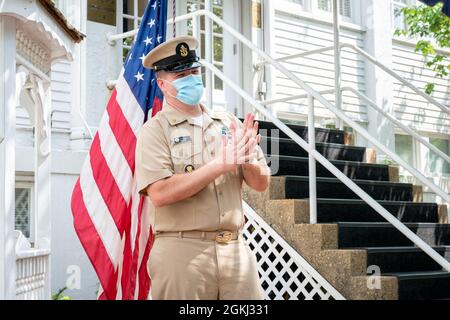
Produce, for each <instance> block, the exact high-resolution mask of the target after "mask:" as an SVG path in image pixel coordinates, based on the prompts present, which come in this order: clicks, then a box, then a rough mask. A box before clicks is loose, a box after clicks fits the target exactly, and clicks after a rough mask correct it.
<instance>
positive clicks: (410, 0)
mask: <svg viewBox="0 0 450 320" xmlns="http://www.w3.org/2000/svg"><path fill="white" fill-rule="evenodd" d="M390 1H391V29H392V33H394V31H395V30H396V29H397V26H396V25H395V9H396V8H405V7H408V6H412V5H415V4H416V0H406V3H403V2H402V1H401V0H390ZM402 22H403V23H402V24H403V29H405V28H406V22H405V20H404V18H403V17H402Z"/></svg>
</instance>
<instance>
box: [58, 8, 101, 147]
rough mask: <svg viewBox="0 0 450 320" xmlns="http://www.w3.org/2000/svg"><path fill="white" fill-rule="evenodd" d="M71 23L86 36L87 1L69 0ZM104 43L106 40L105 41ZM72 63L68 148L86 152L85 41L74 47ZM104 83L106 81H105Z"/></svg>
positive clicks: (87, 144) (87, 142)
mask: <svg viewBox="0 0 450 320" xmlns="http://www.w3.org/2000/svg"><path fill="white" fill-rule="evenodd" d="M66 6H68V7H69V8H68V9H67V10H68V11H69V12H70V17H71V21H72V22H73V24H74V25H75V27H77V28H78V30H80V31H81V32H83V33H85V34H86V21H87V1H86V0H81V1H74V0H71V1H70V4H66ZM105 41H106V40H105ZM73 54H74V61H73V62H72V80H73V84H74V88H73V91H72V103H71V104H72V110H71V115H70V119H71V121H70V130H71V133H70V147H71V149H72V150H87V149H89V146H90V144H91V138H90V135H89V131H88V129H87V127H86V126H87V125H86V122H85V121H86V120H85V119H86V41H82V42H81V43H79V44H77V45H75V48H74V52H73ZM105 81H106V80H105Z"/></svg>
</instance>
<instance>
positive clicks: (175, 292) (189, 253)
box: [147, 235, 264, 300]
mask: <svg viewBox="0 0 450 320" xmlns="http://www.w3.org/2000/svg"><path fill="white" fill-rule="evenodd" d="M147 271H148V273H149V275H150V278H151V291H150V295H151V298H152V299H154V300H217V299H219V300H240V299H247V300H262V299H264V292H263V289H262V287H261V283H260V280H259V276H258V270H257V261H256V257H255V255H254V254H253V252H252V251H251V250H250V248H249V247H248V245H247V244H246V243H245V242H244V238H243V237H242V235H240V236H239V238H238V239H236V240H231V241H230V242H228V243H225V244H221V243H218V242H216V241H213V240H202V239H191V238H177V237H158V238H156V239H155V241H154V243H153V247H152V249H151V250H150V256H149V260H148V264H147Z"/></svg>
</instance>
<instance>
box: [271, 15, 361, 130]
mask: <svg viewBox="0 0 450 320" xmlns="http://www.w3.org/2000/svg"><path fill="white" fill-rule="evenodd" d="M273 32H274V42H275V44H274V46H273V48H274V53H273V56H274V57H275V58H281V57H283V56H286V55H292V54H296V53H301V52H304V51H310V50H313V49H318V48H321V47H328V46H332V45H333V30H332V27H331V26H330V25H327V24H325V23H322V22H319V21H313V20H310V19H307V18H303V17H301V16H296V15H293V14H289V13H286V12H281V11H276V13H275V19H274V29H273ZM363 38H364V34H363V33H362V32H359V31H354V30H349V29H345V28H343V30H342V31H341V41H342V42H346V43H351V44H354V45H356V46H358V47H361V48H362V47H363V45H364V44H363V41H364V39H363ZM341 57H342V69H341V71H342V85H343V86H351V87H353V88H355V89H358V90H359V91H361V92H363V93H365V69H364V68H365V67H364V61H363V60H362V59H361V57H359V56H358V55H357V54H356V53H355V52H352V51H350V50H349V49H347V48H346V49H344V50H343V52H342V56H341ZM284 65H285V66H287V68H288V69H289V70H290V71H292V72H293V73H294V74H295V75H297V76H298V77H299V78H300V79H302V80H303V81H305V82H306V83H307V84H309V85H310V86H312V88H314V89H316V90H327V89H333V88H334V55H333V50H331V51H328V52H326V53H323V54H314V55H312V56H309V57H306V58H296V59H293V60H289V62H285V63H284ZM274 81H275V83H274V86H273V98H282V97H286V96H289V95H297V94H303V93H304V91H301V90H299V89H298V87H297V86H296V85H295V84H294V83H293V82H292V81H290V80H289V79H287V78H286V77H285V76H284V75H283V74H281V73H280V72H279V71H276V70H274ZM326 97H327V98H328V99H329V100H330V102H334V95H333V94H328V95H327V96H326ZM300 103H302V101H292V102H288V103H279V104H277V108H279V109H282V110H286V111H293V112H294V111H298V112H301V113H306V112H307V111H306V109H305V107H300V108H298V107H297V106H298V105H299V104H300ZM304 103H305V101H303V104H304ZM343 109H344V110H345V111H347V114H348V115H349V116H351V117H352V118H353V119H355V120H358V121H367V107H366V106H365V105H364V104H362V103H360V101H359V100H358V99H356V97H355V96H354V95H352V94H350V93H348V92H344V94H343ZM316 115H319V116H320V115H323V116H325V117H332V114H331V113H330V112H328V111H327V110H325V108H323V107H321V106H320V105H318V103H316Z"/></svg>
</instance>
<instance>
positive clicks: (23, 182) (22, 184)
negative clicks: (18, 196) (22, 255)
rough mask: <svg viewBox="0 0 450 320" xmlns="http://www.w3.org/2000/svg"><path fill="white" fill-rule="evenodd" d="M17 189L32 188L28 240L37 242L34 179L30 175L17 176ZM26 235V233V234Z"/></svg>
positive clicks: (32, 242)
mask: <svg viewBox="0 0 450 320" xmlns="http://www.w3.org/2000/svg"><path fill="white" fill-rule="evenodd" d="M14 188H15V189H18V188H22V189H30V236H29V237H28V238H27V239H28V241H29V242H30V243H31V244H32V245H33V244H34V243H35V242H36V210H35V196H36V195H35V189H34V181H33V179H32V177H29V176H16V183H15V187H14ZM24 236H25V235H24Z"/></svg>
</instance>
